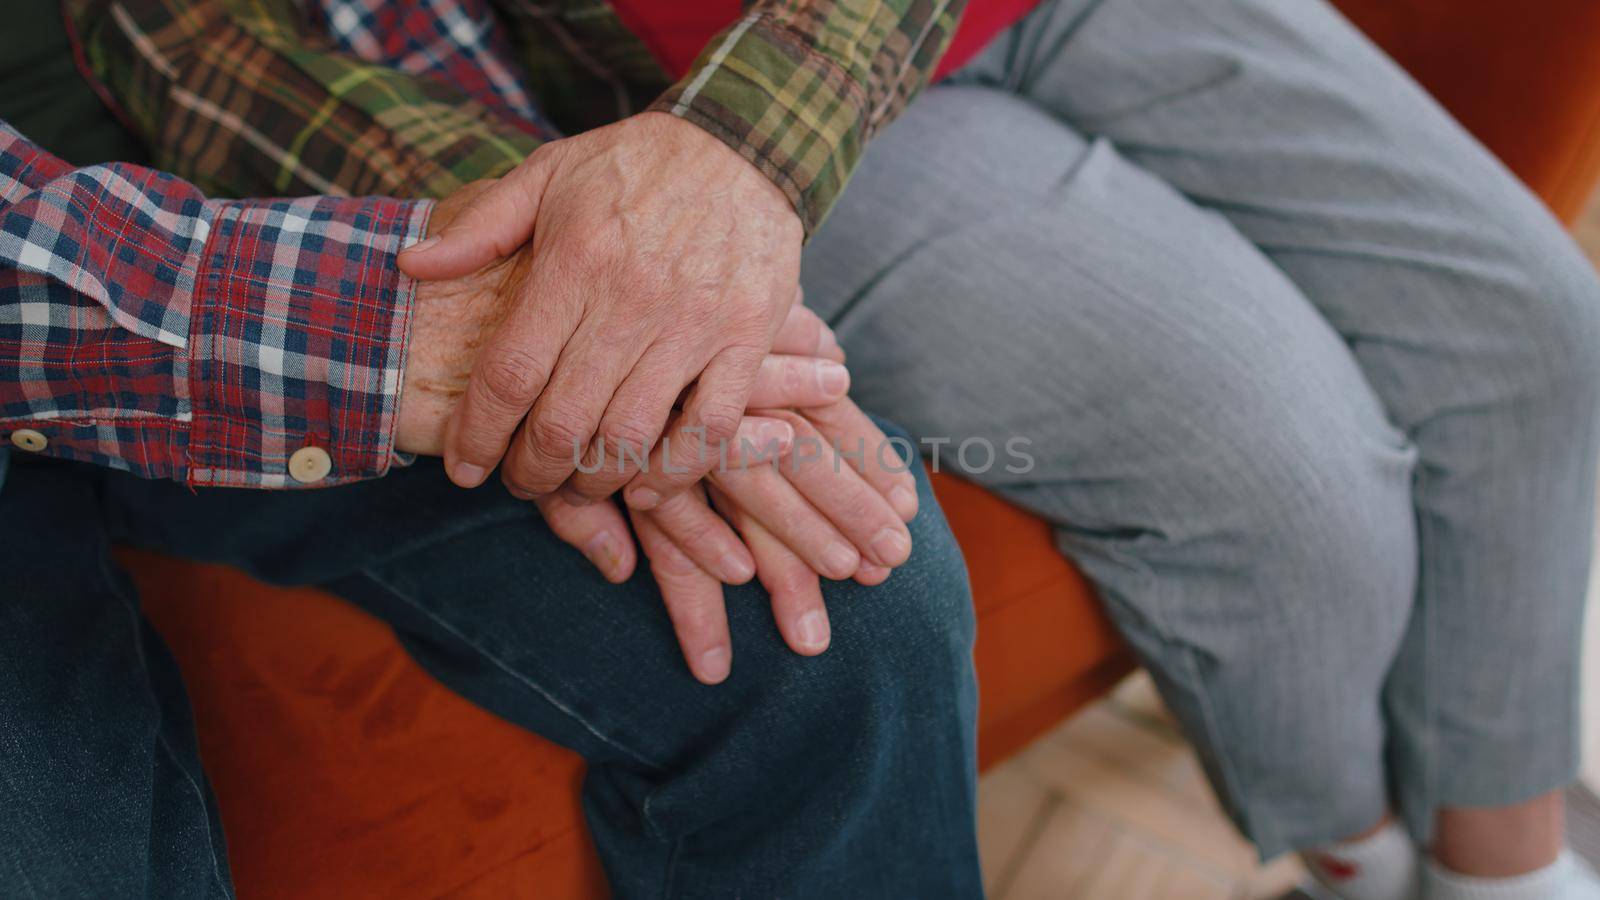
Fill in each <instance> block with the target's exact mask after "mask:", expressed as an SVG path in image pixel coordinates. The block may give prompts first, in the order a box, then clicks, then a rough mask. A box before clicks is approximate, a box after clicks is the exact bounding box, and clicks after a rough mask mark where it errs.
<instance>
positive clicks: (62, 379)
mask: <svg viewBox="0 0 1600 900" xmlns="http://www.w3.org/2000/svg"><path fill="white" fill-rule="evenodd" d="M431 209H432V205H431V203H428V202H403V201H397V200H389V199H383V198H357V199H349V198H335V197H310V198H305V199H299V200H259V201H219V200H207V199H205V198H204V197H203V196H202V195H201V194H200V192H199V191H198V190H197V189H196V188H195V187H194V186H193V185H190V184H186V183H184V182H182V181H181V180H179V179H176V178H173V177H172V176H170V175H165V174H162V173H158V172H153V171H151V170H149V169H144V168H141V167H138V166H129V165H125V164H121V163H115V164H111V165H104V166H91V167H89V168H84V169H76V170H74V169H72V168H71V167H70V166H68V165H66V164H65V163H63V162H62V161H61V160H59V159H56V158H54V157H52V156H50V155H49V154H47V153H44V152H43V151H42V150H40V149H39V148H38V147H37V146H35V145H33V144H31V143H30V142H28V141H27V140H26V139H24V138H22V137H21V136H20V135H18V134H17V133H16V132H15V131H14V130H12V129H10V128H9V127H7V126H6V125H5V123H4V122H0V439H11V440H12V441H13V442H15V443H16V444H17V445H18V446H20V447H23V448H24V449H29V450H37V451H39V452H43V453H45V454H46V455H50V456H56V457H60V458H63V459H74V460H81V461H85V462H90V463H94V464H96V465H103V466H108V467H112V468H118V469H124V470H127V471H131V472H134V473H136V474H138V475H141V476H144V477H148V478H171V479H176V480H180V481H187V482H188V483H190V484H204V485H230V486H239V487H296V486H307V487H309V486H325V485H331V484H339V483H343V482H347V481H354V480H358V479H363V478H373V477H377V476H379V475H382V474H384V472H386V471H387V470H388V468H389V466H390V464H391V462H393V461H394V459H395V455H394V450H393V441H394V426H395V417H396V412H397V408H398V404H399V394H400V383H401V371H402V368H403V366H404V363H405V352H406V338H407V332H408V329H409V325H410V312H411V300H412V295H413V285H412V283H411V281H410V280H409V279H407V278H405V277H404V276H403V275H402V274H401V273H400V271H399V270H398V268H397V267H396V256H397V254H398V253H399V252H400V250H401V248H403V247H405V246H407V245H408V244H410V243H411V242H412V241H414V240H416V239H417V238H418V237H420V236H421V234H422V233H423V231H424V229H425V227H426V223H427V218H428V214H429V212H430V211H431ZM24 429H26V430H28V431H31V432H37V433H36V434H22V435H18V434H17V432H19V431H22V430H24ZM40 438H43V441H42V442H41V441H40ZM311 446H315V447H319V448H321V451H322V452H325V453H326V454H327V456H328V460H329V462H330V463H331V466H330V468H329V471H328V472H327V473H326V474H325V475H322V476H321V477H317V478H307V477H305V474H306V470H305V469H301V470H298V471H299V472H300V475H301V477H298V478H297V477H296V476H295V475H293V474H291V472H290V457H291V456H293V455H294V453H295V452H296V451H298V450H301V449H302V448H305V447H311ZM313 456H316V457H320V453H319V454H313ZM316 468H319V467H316V466H313V469H312V470H313V471H315V469H316Z"/></svg>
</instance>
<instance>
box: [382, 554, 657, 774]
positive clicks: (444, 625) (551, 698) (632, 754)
mask: <svg viewBox="0 0 1600 900" xmlns="http://www.w3.org/2000/svg"><path fill="white" fill-rule="evenodd" d="M361 574H362V575H363V576H365V577H367V578H370V579H371V580H372V581H373V583H375V584H377V585H378V586H379V587H382V588H383V589H384V590H386V591H388V592H390V593H391V594H392V595H393V596H394V597H396V598H397V599H399V600H400V601H401V602H402V603H405V604H406V605H407V606H410V607H411V608H412V609H414V610H416V611H417V612H419V613H421V614H422V615H423V616H425V617H427V618H428V620H429V621H431V622H433V623H434V624H435V625H437V626H438V627H439V628H440V629H442V630H443V631H445V632H446V633H448V634H450V635H451V636H453V637H455V638H456V639H457V640H459V641H461V642H462V643H463V644H466V645H467V646H469V647H471V648H472V650H473V652H474V653H477V654H478V655H479V656H481V657H483V658H484V659H485V660H487V661H488V662H489V663H490V664H492V665H493V666H494V667H495V668H497V669H499V670H500V671H502V672H504V673H505V674H507V675H509V676H511V678H512V679H513V680H514V681H516V682H517V683H519V684H521V685H522V686H523V687H525V688H527V689H529V690H531V691H533V692H534V693H535V694H538V695H539V696H540V697H541V698H542V699H543V700H544V701H545V702H546V703H549V704H550V705H551V706H553V707H555V708H556V709H557V710H559V711H560V712H561V713H562V714H563V715H565V716H566V717H567V718H569V719H571V720H572V721H573V722H576V723H577V724H578V725H580V726H582V727H583V729H584V730H585V731H587V732H588V733H589V734H590V735H592V736H593V737H594V738H595V739H597V740H599V741H600V742H601V743H603V744H605V745H606V746H608V747H610V748H612V749H613V750H616V751H618V752H620V753H622V754H624V755H626V756H627V757H629V758H630V759H632V760H633V761H635V762H637V763H639V764H640V765H643V766H646V767H648V768H650V769H653V770H658V771H659V770H661V769H662V768H663V767H662V766H661V765H660V764H658V763H655V762H653V761H651V760H650V759H649V758H648V757H646V756H645V755H644V754H642V753H640V752H638V751H637V750H634V749H633V748H631V747H629V746H627V745H625V744H623V743H621V742H620V741H617V740H616V739H614V738H612V737H610V736H608V735H606V734H605V733H604V732H602V731H601V730H600V729H599V728H597V727H595V726H594V725H593V724H591V723H590V722H589V721H588V720H587V719H585V718H584V717H583V716H580V715H579V714H578V713H577V712H576V711H575V710H573V709H572V708H571V707H570V706H568V705H567V704H565V703H563V702H561V700H559V699H557V698H556V696H555V695H554V694H552V693H551V692H550V691H548V690H546V689H545V688H544V687H542V686H540V685H539V684H538V683H537V682H535V681H534V680H533V679H531V678H529V677H528V676H527V675H525V674H523V673H522V672H520V671H518V670H517V669H516V668H515V667H513V666H512V665H511V664H510V663H508V662H506V661H505V660H503V659H501V658H500V657H499V656H497V655H495V654H494V653H491V652H489V651H488V650H487V649H485V648H484V647H482V646H480V645H479V644H478V642H477V641H475V640H472V639H471V638H469V637H467V636H466V635H465V634H463V633H462V632H461V631H460V630H459V629H457V628H456V627H455V626H454V625H452V624H450V623H449V622H447V621H445V620H444V619H443V618H441V617H440V616H439V615H437V614H436V613H434V612H433V610H431V609H428V608H427V607H426V606H423V605H422V604H421V603H418V602H417V601H416V600H414V599H413V598H412V597H410V596H409V595H408V594H406V593H405V592H404V591H402V590H400V589H399V588H397V587H396V586H395V585H393V584H391V583H389V582H388V581H385V580H384V579H383V578H381V577H380V576H379V575H378V574H377V573H375V572H373V571H372V570H371V569H363V570H362V573H361Z"/></svg>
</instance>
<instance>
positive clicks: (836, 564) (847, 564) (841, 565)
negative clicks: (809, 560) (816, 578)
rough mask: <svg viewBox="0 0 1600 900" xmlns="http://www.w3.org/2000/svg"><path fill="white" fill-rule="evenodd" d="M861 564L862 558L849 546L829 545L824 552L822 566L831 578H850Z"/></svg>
mask: <svg viewBox="0 0 1600 900" xmlns="http://www.w3.org/2000/svg"><path fill="white" fill-rule="evenodd" d="M860 562H861V556H860V555H859V554H857V553H856V551H855V550H853V549H851V548H850V545H848V544H839V543H834V544H829V545H828V547H827V549H825V550H823V551H822V564H823V566H825V567H826V568H827V570H828V577H829V578H835V579H839V578H849V577H850V576H851V574H853V573H854V572H855V570H856V566H857V565H858V564H860Z"/></svg>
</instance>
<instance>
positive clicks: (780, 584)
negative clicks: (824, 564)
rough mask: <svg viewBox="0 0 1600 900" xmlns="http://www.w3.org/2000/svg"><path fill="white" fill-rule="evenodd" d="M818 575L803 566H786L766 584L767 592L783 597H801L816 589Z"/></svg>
mask: <svg viewBox="0 0 1600 900" xmlns="http://www.w3.org/2000/svg"><path fill="white" fill-rule="evenodd" d="M819 584H820V582H818V581H817V574H816V573H815V572H813V571H811V570H810V569H808V568H806V567H805V566H803V565H786V566H784V567H783V568H782V569H780V570H779V571H778V572H777V573H775V574H774V575H773V576H772V577H771V578H770V579H769V580H768V582H767V583H766V588H767V592H768V593H770V594H775V595H778V596H783V597H794V596H799V595H802V594H804V593H806V592H807V591H810V590H813V589H815V588H816V587H817V586H818V585H819Z"/></svg>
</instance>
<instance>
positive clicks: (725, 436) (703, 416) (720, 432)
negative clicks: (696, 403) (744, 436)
mask: <svg viewBox="0 0 1600 900" xmlns="http://www.w3.org/2000/svg"><path fill="white" fill-rule="evenodd" d="M698 418H699V419H700V424H701V425H703V426H705V429H706V443H708V444H717V443H722V442H724V441H728V440H731V439H732V438H733V436H734V434H735V433H736V432H737V431H738V430H739V422H740V420H741V419H743V418H744V410H742V409H740V408H739V407H738V406H737V405H736V404H733V403H728V402H726V401H722V400H710V401H707V402H706V403H704V404H703V405H702V406H701V407H700V410H699V415H698Z"/></svg>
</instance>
